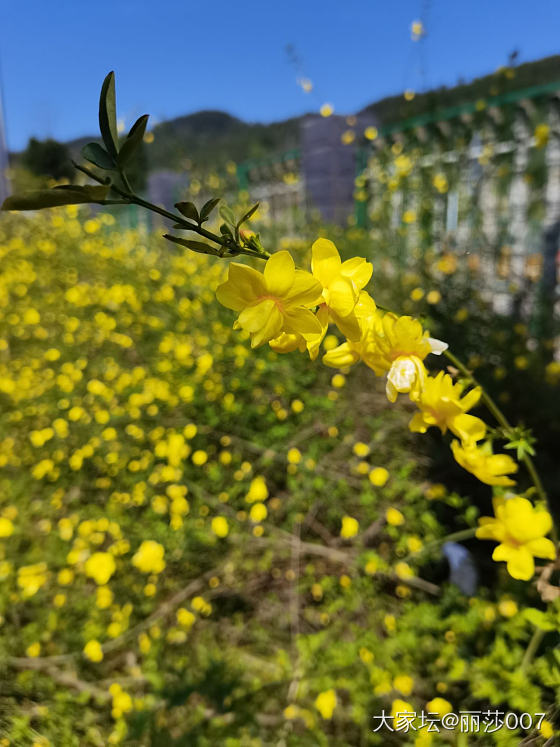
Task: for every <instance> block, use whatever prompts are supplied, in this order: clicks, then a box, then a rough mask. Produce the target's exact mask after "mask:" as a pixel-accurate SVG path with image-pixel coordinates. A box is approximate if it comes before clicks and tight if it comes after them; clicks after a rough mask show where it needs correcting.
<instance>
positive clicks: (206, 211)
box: [200, 197, 220, 222]
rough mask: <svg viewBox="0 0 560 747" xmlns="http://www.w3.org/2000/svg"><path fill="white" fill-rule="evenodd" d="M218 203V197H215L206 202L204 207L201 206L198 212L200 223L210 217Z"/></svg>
mask: <svg viewBox="0 0 560 747" xmlns="http://www.w3.org/2000/svg"><path fill="white" fill-rule="evenodd" d="M219 202H220V198H219V197H215V198H214V199H212V200H208V202H205V203H204V205H203V206H202V210H201V211H200V220H201V222H202V221H205V220H208V216H209V215H210V213H211V212H212V210H214V208H215V207H216V205H217V204H218V203H219Z"/></svg>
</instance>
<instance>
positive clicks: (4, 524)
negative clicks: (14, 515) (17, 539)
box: [0, 516, 14, 539]
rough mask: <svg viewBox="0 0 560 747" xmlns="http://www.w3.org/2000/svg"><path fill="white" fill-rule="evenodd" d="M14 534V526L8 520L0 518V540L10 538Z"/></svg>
mask: <svg viewBox="0 0 560 747" xmlns="http://www.w3.org/2000/svg"><path fill="white" fill-rule="evenodd" d="M13 533H14V525H13V524H12V522H11V521H10V520H9V519H6V518H5V517H4V516H0V539H5V538H6V537H10V536H11V535H12V534H13Z"/></svg>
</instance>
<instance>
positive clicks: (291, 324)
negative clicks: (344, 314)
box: [285, 309, 323, 337]
mask: <svg viewBox="0 0 560 747" xmlns="http://www.w3.org/2000/svg"><path fill="white" fill-rule="evenodd" d="M285 327H286V332H292V333H299V334H300V335H303V337H307V336H308V335H320V334H322V332H323V328H322V326H321V322H320V321H319V320H318V319H317V317H316V316H315V314H314V313H313V312H312V311H310V310H309V309H292V310H291V311H286V313H285Z"/></svg>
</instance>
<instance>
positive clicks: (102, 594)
mask: <svg viewBox="0 0 560 747" xmlns="http://www.w3.org/2000/svg"><path fill="white" fill-rule="evenodd" d="M112 603H113V592H112V591H111V589H110V588H109V587H108V586H100V587H99V588H98V589H97V595H96V598H95V604H96V605H97V606H98V607H99V609H100V610H104V609H107V607H110V606H111V605H112Z"/></svg>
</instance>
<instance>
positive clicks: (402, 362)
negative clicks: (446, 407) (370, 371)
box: [385, 355, 427, 402]
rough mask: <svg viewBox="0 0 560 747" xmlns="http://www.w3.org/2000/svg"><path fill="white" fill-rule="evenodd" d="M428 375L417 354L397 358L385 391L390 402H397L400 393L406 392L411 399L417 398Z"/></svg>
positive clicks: (388, 376)
mask: <svg viewBox="0 0 560 747" xmlns="http://www.w3.org/2000/svg"><path fill="white" fill-rule="evenodd" d="M426 375H427V374H426V369H425V368H424V364H423V363H422V361H421V360H420V358H417V357H416V356H415V355H413V356H410V357H405V356H402V357H399V358H397V359H396V360H395V362H394V363H393V365H392V366H391V368H390V370H389V373H388V374H387V383H386V385H385V393H386V394H387V399H388V400H389V402H396V401H397V397H398V395H399V394H406V393H408V394H409V396H410V399H411V400H413V401H414V400H417V399H418V397H419V396H420V393H421V391H422V388H423V386H424V381H425V379H426Z"/></svg>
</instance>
